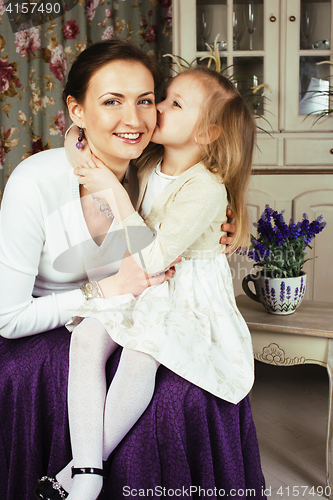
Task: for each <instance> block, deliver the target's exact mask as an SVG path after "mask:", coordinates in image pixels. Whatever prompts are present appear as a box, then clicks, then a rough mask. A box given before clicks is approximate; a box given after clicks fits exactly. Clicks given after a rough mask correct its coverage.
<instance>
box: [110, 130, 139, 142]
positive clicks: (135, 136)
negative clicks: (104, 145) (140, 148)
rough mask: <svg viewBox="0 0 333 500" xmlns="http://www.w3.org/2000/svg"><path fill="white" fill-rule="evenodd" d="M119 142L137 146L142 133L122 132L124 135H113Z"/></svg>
mask: <svg viewBox="0 0 333 500" xmlns="http://www.w3.org/2000/svg"><path fill="white" fill-rule="evenodd" d="M114 135H115V136H117V137H118V138H119V139H120V140H122V141H124V142H125V143H126V144H138V143H139V142H140V141H141V139H142V137H143V133H142V132H124V133H119V132H118V133H117V132H115V133H114Z"/></svg>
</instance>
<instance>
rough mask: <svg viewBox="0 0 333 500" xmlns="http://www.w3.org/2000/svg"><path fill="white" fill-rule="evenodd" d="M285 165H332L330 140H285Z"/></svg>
mask: <svg viewBox="0 0 333 500" xmlns="http://www.w3.org/2000/svg"><path fill="white" fill-rule="evenodd" d="M284 150H285V165H313V166H316V165H333V138H332V139H285V142H284Z"/></svg>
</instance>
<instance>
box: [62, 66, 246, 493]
mask: <svg viewBox="0 0 333 500" xmlns="http://www.w3.org/2000/svg"><path fill="white" fill-rule="evenodd" d="M110 105H111V106H115V107H117V106H121V105H122V102H121V97H119V96H113V97H112V98H111V97H110ZM157 110H158V116H157V125H156V129H155V131H154V133H153V136H152V140H153V142H155V143H157V144H161V145H163V146H164V150H162V151H161V149H160V148H156V149H155V151H153V152H151V151H147V152H146V154H144V156H143V157H141V159H140V169H139V182H140V193H139V200H138V204H137V211H135V209H134V207H133V206H132V203H131V201H130V199H129V196H128V194H127V192H126V191H125V189H124V187H123V186H122V184H121V182H120V181H119V180H118V178H117V177H116V175H114V174H113V173H112V172H111V170H110V169H109V168H107V167H106V166H105V165H104V164H103V163H102V162H101V161H99V160H98V159H97V158H94V162H95V165H96V166H95V168H76V169H75V173H76V174H77V175H79V176H80V177H79V183H80V184H82V185H83V186H84V187H85V189H87V190H88V191H89V192H91V193H94V196H95V199H96V197H97V200H101V199H102V200H103V202H104V206H103V208H104V209H105V210H107V211H108V213H109V214H112V216H113V217H114V219H115V223H116V224H117V226H116V227H115V228H114V230H115V231H117V234H118V236H119V238H120V239H121V240H122V241H123V242H125V243H126V246H127V248H128V251H129V252H130V254H131V255H132V257H133V258H134V259H135V261H136V262H137V263H138V264H139V266H140V267H142V269H143V270H144V271H145V272H146V273H148V274H154V273H155V274H158V273H159V272H162V271H163V270H165V269H166V268H168V267H169V266H170V265H171V264H172V263H173V262H174V261H175V259H176V258H177V257H178V256H179V255H182V261H181V262H179V263H178V264H176V273H175V274H174V276H173V278H172V279H170V280H169V281H165V282H164V283H162V284H161V285H157V286H154V287H151V288H148V289H147V290H145V291H144V292H143V293H142V294H141V295H139V296H136V297H135V296H133V295H130V294H127V295H121V296H117V297H112V298H110V299H104V298H103V288H102V290H101V289H99V287H98V286H97V285H96V282H94V283H92V284H91V285H90V290H89V295H88V300H86V302H85V304H84V305H83V306H82V307H81V308H80V309H79V310H78V311H77V314H76V316H75V317H74V318H73V319H72V321H71V322H70V323H69V324H68V328H69V329H72V328H73V327H74V326H76V328H75V329H74V331H73V334H72V341H71V351H72V355H71V365H70V375H69V377H70V383H72V391H73V387H74V386H73V380H74V379H75V384H76V386H75V387H76V393H77V398H76V403H75V404H71V399H69V412H70V418H71V420H72V422H73V423H74V426H73V427H74V428H75V427H76V429H77V431H75V435H74V436H73V435H72V432H71V440H72V447H73V456H74V469H73V475H74V476H75V477H74V481H73V486H72V487H71V491H70V494H69V496H68V498H69V499H70V500H74V499H77V500H79V499H80V500H89V499H91V500H94V499H95V498H97V496H98V494H99V491H100V489H101V486H102V482H101V477H100V474H102V470H101V464H102V458H103V460H106V459H107V458H108V456H109V455H110V453H111V452H112V451H113V450H114V449H115V447H116V446H117V445H118V443H119V442H120V441H121V440H122V439H123V437H124V436H125V435H126V434H127V432H128V431H129V430H130V428H131V427H132V426H133V425H134V424H135V422H136V421H137V420H138V418H139V417H140V416H141V415H142V413H143V412H144V410H145V409H146V407H147V406H148V404H149V402H150V400H151V397H152V394H153V391H154V383H155V375H156V371H157V369H158V367H159V365H160V364H163V365H165V366H166V367H168V368H169V369H171V370H172V371H174V372H175V373H177V374H178V375H180V376H181V377H183V378H185V379H187V380H189V381H190V382H192V383H194V384H196V385H197V386H199V387H201V388H203V389H205V390H207V391H209V392H211V393H212V394H214V395H216V396H218V397H220V398H222V399H225V400H226V401H229V402H232V403H235V404H236V403H238V402H239V401H240V400H241V399H243V398H244V397H245V396H246V395H247V394H248V392H249V391H250V389H251V387H252V384H253V378H254V377H253V353H252V345H251V338H250V334H249V331H248V328H247V326H246V323H245V321H244V320H243V318H242V317H241V315H240V313H239V311H238V309H237V306H236V303H235V299H234V293H233V286H232V278H231V273H230V270H229V266H228V263H227V260H226V256H225V255H224V254H223V253H222V250H223V245H220V244H217V243H216V242H217V241H218V240H219V237H220V232H221V229H220V225H221V220H223V219H224V220H225V218H226V217H225V214H226V207H227V205H230V206H231V207H232V209H233V211H234V213H235V219H236V223H237V235H236V238H235V241H234V248H238V247H239V246H244V245H246V244H247V239H248V223H247V213H246V190H247V186H248V182H249V178H250V172H251V162H252V153H253V145H254V138H255V125H254V121H253V118H252V115H251V113H250V111H249V110H248V108H247V106H246V105H245V103H244V101H243V99H242V97H241V96H240V95H239V93H238V91H237V90H236V89H235V87H234V86H233V85H232V83H231V82H230V81H229V80H228V79H226V78H224V77H223V76H221V75H220V74H218V73H216V72H214V71H212V70H209V69H206V68H202V67H197V68H195V69H192V70H190V71H186V72H184V73H182V74H181V75H178V76H177V77H176V78H174V79H173V81H172V82H171V84H170V86H169V87H168V89H167V95H166V99H165V100H164V101H163V102H161V103H160V104H158V105H157ZM75 113H76V114H75ZM80 116H81V115H80ZM78 117H79V113H77V112H76V111H74V113H73V112H72V120H73V121H75V122H76V123H77V124H78V125H79V123H78V121H79V120H78ZM138 133H139V132H138ZM118 135H120V136H121V137H122V138H123V139H124V140H128V141H130V140H136V138H137V135H136V134H131V136H130V135H129V134H118ZM106 203H107V205H106ZM82 320H83V321H82ZM105 330H106V331H107V333H108V336H107V337H108V339H107V340H106V337H105V335H104V337H103V338H104V339H105V342H104V343H103V342H99V344H98V345H99V346H100V347H99V349H100V350H101V351H103V349H104V350H105V345H106V343H107V345H108V346H110V342H111V345H112V347H111V348H110V347H108V350H107V356H106V355H105V356H104V358H105V359H104V360H103V363H104V364H105V362H106V359H107V357H108V356H109V355H110V353H111V352H112V351H113V350H114V349H116V348H117V346H118V345H121V346H123V347H124V349H123V351H122V355H121V360H120V364H119V367H118V370H117V373H116V375H115V377H114V379H113V381H112V383H111V386H110V388H109V391H108V393H107V396H106V399H105V408H104V406H103V408H102V411H101V410H100V409H101V406H100V404H95V400H96V401H97V400H98V399H99V398H100V394H101V393H102V394H104V398H105V376H104V375H101V380H99V381H98V380H94V385H93V384H90V383H89V377H87V372H88V373H89V371H90V366H91V364H92V363H94V358H93V356H92V355H91V352H92V351H93V350H94V349H96V342H97V338H98V337H99V336H100V335H101V332H105ZM110 337H111V339H112V340H111V341H110ZM93 347H94V349H93ZM101 373H103V370H102V371H101ZM75 384H74V385H75ZM71 431H72V427H71ZM94 436H99V437H100V438H99V439H98V438H97V437H96V439H95V437H94ZM101 441H102V448H101ZM81 474H87V475H86V476H85V477H83V476H82V475H81ZM62 477H65V475H64V474H63V475H61V473H60V474H59V475H58V480H59V481H60V482H61V478H62ZM67 489H70V487H69V485H68V484H67Z"/></svg>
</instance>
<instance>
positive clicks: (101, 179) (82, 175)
mask: <svg viewBox="0 0 333 500" xmlns="http://www.w3.org/2000/svg"><path fill="white" fill-rule="evenodd" d="M92 159H93V163H94V168H87V167H76V168H74V174H75V175H78V176H79V179H78V182H79V184H82V185H83V186H84V187H85V188H86V189H87V190H88V191H89V193H96V192H101V191H105V190H106V189H109V188H113V187H114V186H116V185H118V184H120V183H119V181H118V179H117V177H116V176H115V175H114V173H113V172H112V171H111V170H110V169H109V168H108V167H107V166H106V165H105V164H104V163H103V162H102V161H101V160H99V159H98V158H96V156H94V155H92Z"/></svg>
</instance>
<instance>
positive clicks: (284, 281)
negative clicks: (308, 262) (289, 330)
mask: <svg viewBox="0 0 333 500" xmlns="http://www.w3.org/2000/svg"><path fill="white" fill-rule="evenodd" d="M250 281H252V282H253V284H254V288H255V292H256V293H253V292H252V291H251V290H250V288H249V282H250ZM305 285H306V274H305V273H302V275H301V276H297V277H296V278H267V277H266V276H264V275H261V274H260V273H258V274H255V275H253V274H248V275H247V276H245V278H244V279H243V282H242V287H243V290H244V292H245V293H246V295H248V296H249V297H250V298H251V299H253V300H255V301H257V302H261V303H262V304H263V305H264V306H265V307H266V309H267V311H268V312H269V313H271V314H292V313H293V312H295V311H296V308H297V307H298V306H299V305H300V303H301V302H302V300H303V297H304V293H305Z"/></svg>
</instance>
